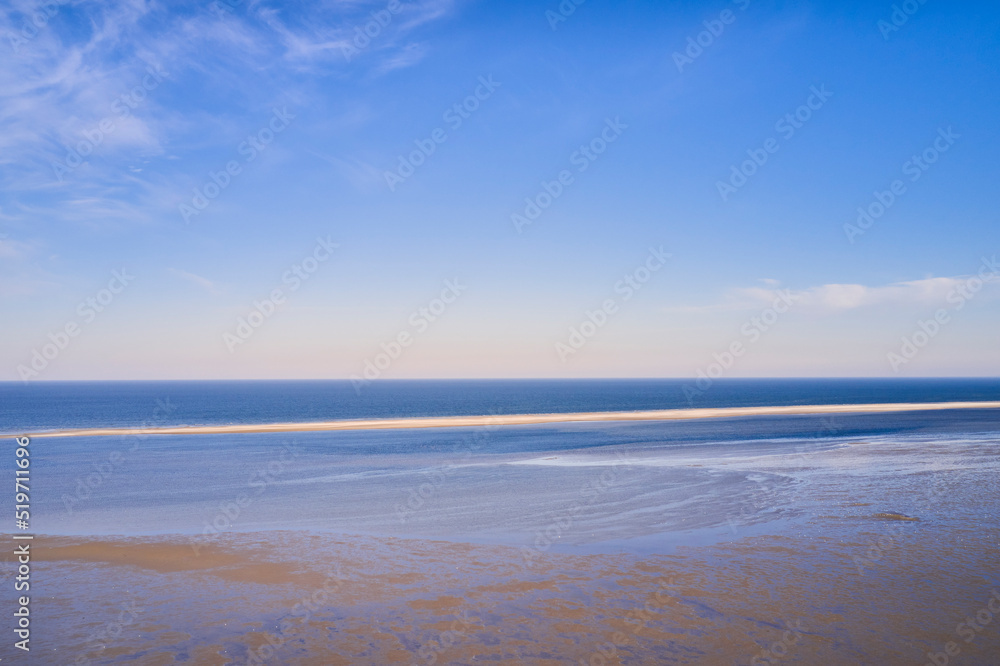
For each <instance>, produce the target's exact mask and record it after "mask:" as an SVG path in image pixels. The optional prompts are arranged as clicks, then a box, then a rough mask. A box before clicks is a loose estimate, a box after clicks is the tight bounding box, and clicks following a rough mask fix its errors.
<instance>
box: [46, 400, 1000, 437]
mask: <svg viewBox="0 0 1000 666" xmlns="http://www.w3.org/2000/svg"><path fill="white" fill-rule="evenodd" d="M942 409H1000V402H928V403H874V404H863V405H778V406H764V407H718V408H698V409H658V410H648V411H636V412H577V413H568V414H493V415H485V416H415V417H407V418H391V419H355V420H341V421H317V422H314V423H262V424H236V425H204V426H166V427H156V428H78V429H73V430H51V431H46V432H38V433H33V434H32V433H27V434H30V435H31V436H32V437H98V436H114V435H211V434H234V433H268V432H322V431H327V430H397V429H408V428H467V427H472V426H502V425H538V424H543V423H575V422H594V421H675V420H686V419H711V418H733V417H741V416H788V415H809V414H862V413H881V412H916V411H930V410H942Z"/></svg>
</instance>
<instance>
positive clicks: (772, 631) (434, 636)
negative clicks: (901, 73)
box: [7, 502, 1000, 664]
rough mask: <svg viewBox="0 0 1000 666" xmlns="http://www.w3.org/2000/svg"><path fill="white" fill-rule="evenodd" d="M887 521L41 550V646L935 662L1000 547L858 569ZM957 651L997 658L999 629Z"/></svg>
mask: <svg viewBox="0 0 1000 666" xmlns="http://www.w3.org/2000/svg"><path fill="white" fill-rule="evenodd" d="M845 505H846V502H845ZM874 522H875V521H872V526H869V527H865V528H862V529H861V530H860V531H859V532H858V536H859V537H860V538H858V539H856V540H844V539H842V538H834V537H822V536H817V535H815V534H814V535H813V536H810V537H798V536H794V535H786V536H762V537H746V538H742V539H737V540H734V541H732V542H729V543H723V544H717V545H715V546H708V547H697V548H681V549H679V550H677V551H676V552H674V553H673V554H671V555H650V556H637V555H624V554H623V555H608V554H578V555H568V554H554V553H546V554H544V555H540V556H538V557H536V558H534V559H533V561H532V563H531V564H530V566H529V565H528V564H527V563H526V562H525V561H524V560H523V558H522V556H521V553H520V552H519V550H518V549H517V548H512V547H506V546H484V545H469V544H461V543H450V542H440V541H425V540H407V539H393V538H375V537H362V536H358V537H349V536H343V535H336V536H334V535H317V534H307V533H300V532H271V533H259V534H252V535H235V534H233V535H226V536H225V537H222V538H220V539H219V540H218V541H217V542H216V543H214V544H213V545H211V546H208V547H205V548H204V549H203V550H202V551H201V552H200V553H198V554H195V553H194V552H193V550H192V549H191V548H190V547H189V546H188V545H187V544H186V543H184V541H183V540H181V539H173V538H167V537H161V538H128V539H119V540H96V539H75V538H69V537H59V538H45V539H40V540H38V541H37V542H36V543H35V546H34V548H35V552H36V553H37V560H38V561H39V564H38V574H37V575H38V579H39V580H45V581H47V583H46V584H47V585H49V586H58V589H59V590H60V592H61V594H60V599H59V600H56V599H52V598H51V597H50V596H48V595H46V596H45V597H44V598H39V600H38V602H37V603H38V606H37V607H36V608H35V613H36V616H37V617H38V618H39V625H38V633H39V635H46V634H48V635H53V636H56V635H58V636H62V637H66V640H65V641H63V646H64V648H66V649H64V650H62V651H61V653H62V655H64V656H65V655H66V654H69V655H74V657H73V659H75V658H76V657H75V655H84V658H85V659H89V660H91V663H115V662H116V661H117V660H133V659H141V663H143V664H160V663H164V664H166V663H174V661H175V660H190V661H192V662H193V663H197V664H230V663H275V664H278V663H280V664H359V663H360V664H386V663H406V664H411V663H420V664H432V663H438V664H445V663H455V664H468V663H526V664H569V663H581V660H582V663H586V664H618V663H629V664H662V663H719V664H723V663H725V664H730V663H735V664H750V663H754V664H762V663H771V664H777V663H781V664H817V663H838V664H845V663H924V661H921V660H926V657H925V655H926V653H927V652H928V651H929V650H930V651H939V650H941V649H943V648H942V647H941V646H943V645H945V644H946V643H947V642H948V641H954V640H956V638H955V636H954V630H955V625H956V623H958V622H960V621H962V618H964V617H965V616H966V615H967V614H968V613H970V612H975V611H977V610H979V609H980V607H982V606H983V604H984V603H985V601H984V600H987V599H988V598H989V596H990V594H991V591H992V589H993V587H1000V585H998V582H1000V581H997V580H996V575H997V574H996V572H998V571H1000V554H998V550H997V548H996V545H995V543H996V542H995V539H996V535H995V534H986V533H983V534H979V535H976V534H968V535H965V536H964V539H963V542H962V544H961V547H960V548H956V545H955V544H954V542H952V543H951V544H950V545H948V544H942V543H941V542H939V541H938V540H937V537H936V536H934V535H928V534H923V535H921V534H917V533H903V534H902V535H901V536H899V537H898V540H899V546H898V547H896V548H893V549H888V550H886V551H885V553H884V554H883V556H882V557H881V558H880V560H879V561H878V562H877V563H876V564H875V565H874V569H873V570H866V571H865V572H863V573H862V572H860V571H859V569H858V567H857V565H856V562H855V556H856V555H857V554H858V553H865V552H866V551H867V549H868V548H869V543H868V538H869V537H871V538H874V539H876V540H877V538H878V534H879V532H878V530H879V528H878V527H877V526H874ZM913 525H914V526H916V525H917V524H913ZM914 529H916V527H914ZM7 557H9V556H7ZM109 586H110V587H112V588H113V589H115V590H117V591H118V594H112V595H109V594H108V593H107V589H108V587H109ZM66 599H74V600H76V601H75V602H73V603H71V604H69V605H66ZM91 600H92V601H91ZM126 604H131V605H132V606H131V607H132V608H133V609H134V610H133V611H130V613H131V614H130V615H128V616H123V613H122V610H121V608H122V607H123V606H124V605H126ZM129 618H132V621H130V622H127V623H126V620H128V619H129ZM116 623H117V625H118V626H117V627H115V629H114V631H111V630H110V629H109V627H110V626H112V625H115V624H116ZM998 624H1000V623H998ZM102 630H103V631H104V633H105V634H109V635H108V636H107V638H106V640H104V641H103V643H101V645H97V644H94V643H93V637H94V636H95V634H97V633H98V632H100V631H102ZM112 633H113V634H115V635H114V636H113V637H112V636H110V634H112ZM88 641H89V642H88ZM961 652H962V663H963V664H976V663H983V664H985V663H993V662H990V661H989V659H990V658H991V657H990V655H996V654H1000V631H997V626H996V625H989V626H987V627H984V628H982V630H981V631H980V632H978V633H977V634H976V635H975V640H974V641H971V642H969V643H967V644H966V643H961ZM86 655H89V656H86ZM73 659H69V660H59V661H51V662H39V663H76V662H74V660H73ZM754 660H756V661H754ZM79 663H83V662H79Z"/></svg>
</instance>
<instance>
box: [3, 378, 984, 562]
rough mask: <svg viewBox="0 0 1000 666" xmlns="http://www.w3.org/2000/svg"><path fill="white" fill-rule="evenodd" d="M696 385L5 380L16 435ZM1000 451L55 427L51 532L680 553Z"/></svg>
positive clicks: (938, 415)
mask: <svg viewBox="0 0 1000 666" xmlns="http://www.w3.org/2000/svg"><path fill="white" fill-rule="evenodd" d="M683 386H685V382H683V381H676V380H659V381H606V380H593V381H451V382H448V381H435V382H430V381H420V382H417V381H409V382H404V381H398V382H384V383H377V384H373V385H371V386H368V387H366V388H365V389H364V390H363V391H362V392H361V394H360V395H358V394H356V393H355V392H354V390H353V388H352V387H351V385H350V383H348V382H122V383H96V382H95V383H46V384H33V385H28V386H24V385H20V384H3V385H0V431H2V432H6V433H8V434H9V433H13V432H25V431H31V432H38V431H40V430H44V429H53V428H81V427H99V426H105V427H115V426H119V427H120V426H135V425H142V424H147V425H168V424H230V423H269V422H289V421H319V420H330V419H350V418H372V417H399V416H419V415H456V414H472V415H474V414H491V413H499V414H509V413H531V412H535V413H540V412H588V411H630V410H641V409H669V408H684V407H688V406H690V404H689V403H688V401H687V399H686V398H685V397H684V394H683V392H682V389H683ZM977 400H1000V381H998V380H957V379H948V380H942V379H933V380H931V379H928V380H898V381H897V380H730V381H720V382H717V383H716V384H715V385H713V386H712V387H711V388H710V390H708V391H707V392H705V393H704V394H703V395H702V396H700V398H699V399H698V400H696V401H695V404H694V406H698V407H709V406H711V407H732V406H754V405H785V404H845V403H855V404H857V403H879V402H916V403H919V402H948V401H977ZM10 441H11V442H12V441H13V440H10ZM998 442H1000V410H997V409H967V410H943V411H925V412H921V411H913V412H903V413H866V414H841V415H825V416H814V415H813V416H810V415H800V416H781V417H775V416H753V417H740V418H718V419H704V420H692V421H666V422H603V423H567V424H548V425H540V426H538V425H536V426H500V427H496V426H483V427H477V428H428V429H414V430H382V431H380V430H367V431H362V430H358V431H341V432H303V433H281V434H279V433H268V434H263V433H262V434H252V433H250V434H248V433H244V434H202V435H189V434H188V435H146V436H135V435H112V436H99V437H91V436H85V437H51V438H46V437H38V438H33V440H32V443H31V451H32V454H31V461H32V462H31V464H32V467H31V470H32V485H31V488H32V495H31V497H32V517H33V526H34V529H36V530H37V531H38V532H39V533H49V534H125V535H139V534H152V533H170V534H184V535H192V536H194V535H198V534H204V533H205V532H206V530H207V531H208V532H209V533H211V534H216V533H224V532H241V531H259V530H284V529H301V530H320V531H333V532H341V533H354V534H359V533H360V534H375V535H392V536H410V537H421V538H423V537H433V538H445V539H459V540H471V541H486V542H499V543H507V544H515V545H525V544H532V543H535V540H536V539H537V538H538V537H537V535H538V534H539V533H546V532H554V533H557V534H558V540H557V541H558V543H557V544H556V545H554V546H553V547H564V546H565V547H569V546H582V545H587V547H591V546H592V545H593V544H621V543H628V544H629V546H628V547H629V548H638V547H639V546H637V545H636V544H641V543H647V541H644V540H652V541H651V542H650V543H652V546H650V547H654V548H663V547H665V545H664V544H665V543H666V542H667V541H669V540H670V539H673V538H675V537H676V536H677V535H683V538H684V539H685V540H687V542H690V540H691V539H693V538H695V537H694V536H692V535H696V534H700V533H702V532H704V531H706V530H707V531H708V532H707V533H711V534H713V535H714V537H713V538H718V537H719V536H720V535H727V534H729V533H730V531H731V530H732V529H733V526H734V525H738V526H739V529H740V530H741V534H743V533H747V531H748V530H752V529H755V527H754V526H756V525H761V524H764V525H772V526H773V525H775V524H778V523H781V524H785V523H787V521H793V520H795V519H796V516H799V515H802V514H803V512H804V511H805V509H804V508H803V507H805V506H807V505H815V507H818V508H816V509H814V510H818V511H825V510H826V509H825V508H823V507H824V506H825V501H826V500H817V499H808V498H815V497H820V496H821V495H822V493H825V492H827V491H826V490H823V491H822V492H820V490H819V489H820V487H821V485H817V484H818V481H817V480H818V479H826V481H825V482H824V483H826V484H827V486H829V487H832V488H836V489H837V490H838V492H840V491H845V489H847V488H848V486H850V487H851V488H854V487H857V488H859V489H863V488H865V487H866V484H869V483H877V484H884V483H885V480H886V479H892V483H893V484H896V485H895V486H894V487H898V488H897V490H898V492H897V494H896V495H895V499H893V500H892V502H891V503H889V504H891V506H890V505H889V504H887V505H886V506H883V507H881V509H883V510H892V511H903V512H906V511H910V510H916V508H912V507H910V506H909V504H910V503H912V502H911V499H909V498H910V497H911V489H912V493H916V494H913V495H912V496H913V497H918V496H919V493H920V489H921V488H922V487H923V485H922V484H925V479H926V478H928V475H933V474H937V473H938V471H939V470H941V469H951V470H952V473H953V474H958V475H961V474H963V473H964V472H963V471H962V470H966V469H968V470H973V469H974V470H978V473H980V474H982V473H983V472H984V470H987V469H993V467H995V466H996V464H997V462H996V456H995V451H996V450H997V446H998V444H997V443H998ZM12 448H13V447H10V448H8V449H7V450H8V451H9V452H10V451H11V450H12ZM14 463H15V458H14V456H13V454H12V453H10V455H5V456H0V475H5V478H13V475H14ZM984 478H990V477H984ZM827 486H823V487H824V488H825V487H827ZM981 486H982V481H977V486H976V487H981ZM809 488H812V491H810V493H811V494H808V498H806V495H803V492H804V490H805V489H809ZM858 492H859V493H862V492H867V491H862V490H859V491H858ZM849 494H853V491H852V492H851V493H849ZM12 497H13V494H12V493H11V495H9V496H4V497H3V498H0V510H2V509H4V508H5V507H6V506H7V504H8V503H9V501H10V500H11V499H12ZM762 498H763V499H762ZM917 508H919V507H917ZM10 510H11V512H12V511H13V507H10ZM775 521H777V523H776V522H775ZM783 529H787V527H786V528H783ZM699 530H700V531H702V532H699ZM199 538H200V537H199ZM616 547H617V546H616Z"/></svg>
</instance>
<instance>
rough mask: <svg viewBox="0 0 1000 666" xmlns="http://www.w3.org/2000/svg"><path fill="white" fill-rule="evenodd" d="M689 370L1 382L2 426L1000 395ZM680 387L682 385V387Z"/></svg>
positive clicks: (990, 385)
mask: <svg viewBox="0 0 1000 666" xmlns="http://www.w3.org/2000/svg"><path fill="white" fill-rule="evenodd" d="M692 386H694V384H693V383H692V382H691V381H690V380H679V379H677V380H674V379H667V380H603V379H602V380H447V381H382V382H374V383H371V384H368V385H366V386H363V387H362V388H361V389H360V391H355V389H354V388H353V387H352V385H351V383H350V382H348V381H205V382H185V381H172V382H44V383H31V384H23V383H13V382H2V383H0V433H13V432H22V431H28V430H30V431H38V430H47V429H58V428H85V427H124V426H139V425H144V424H145V425H218V424H234V423H277V422H308V421H328V420H334V419H363V418H382V417H401V416H447V415H479V414H531V413H536V414H537V413H565V412H595V411H635V410H647V409H675V408H686V407H744V406H758V405H819V404H862V403H885V402H948V401H966V400H970V401H975V400H1000V379H903V380H896V379H724V380H716V381H715V382H714V383H713V384H712V385H711V386H710V387H709V388H708V389H707V390H706V391H704V392H702V393H700V394H698V395H697V396H695V397H693V398H692V399H691V400H689V399H688V398H687V397H686V395H685V392H684V388H685V387H692ZM687 395H691V394H690V392H689V393H688V394H687Z"/></svg>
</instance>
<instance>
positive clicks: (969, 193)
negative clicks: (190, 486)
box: [0, 0, 1000, 381]
mask: <svg viewBox="0 0 1000 666" xmlns="http://www.w3.org/2000/svg"><path fill="white" fill-rule="evenodd" d="M894 6H895V9H894ZM998 37H1000V8H998V7H997V5H996V4H995V3H987V2H968V3H946V2H940V1H938V0H927V1H926V2H924V3H921V2H919V0H909V1H908V2H896V3H893V2H884V3H883V2H833V1H828V2H805V3H782V2H766V1H763V0H736V1H734V2H733V1H731V2H726V1H719V2H697V3H694V2H687V3H678V2H666V3H664V2H632V3H613V2H604V1H602V0H587V1H586V2H582V3H581V4H579V5H576V4H575V3H574V2H573V1H572V0H565V1H564V2H563V3H562V4H560V3H559V2H557V1H555V0H553V1H551V2H534V3H532V2H504V3H499V2H473V1H471V0H470V1H461V0H455V1H449V0H430V1H427V2H396V1H395V0H393V1H391V2H389V1H386V0H376V1H375V2H364V1H361V0H344V1H327V2H301V3H298V2H296V3H291V2H274V1H271V2H252V1H236V0H233V1H232V2H227V1H225V0H219V1H218V2H199V3H185V2H177V3H175V2H170V3H166V2H163V3H161V2H143V1H141V0H134V1H131V2H101V3H98V2H89V1H84V2H78V1H75V0H71V1H68V2H59V1H57V2H53V3H49V4H48V5H46V4H44V3H41V2H28V1H23V2H22V1H19V0H13V1H11V2H6V3H3V5H2V7H0V52H2V58H0V312H2V317H0V320H2V324H0V380H17V379H28V380H31V381H42V380H56V379H116V378H121V379H157V378H163V379H175V378H177V379H179V378H203V379H211V378H348V377H350V376H352V375H363V373H364V371H365V368H366V367H368V368H369V370H368V373H369V374H368V376H369V377H373V376H378V377H384V378H409V377H657V376H662V377H695V376H696V375H697V374H698V373H699V372H702V373H706V374H711V375H712V376H732V377H740V376H844V375H852V376H931V375H961V376H972V375H990V376H996V375H998V374H1000V346H998V345H997V339H998V336H997V333H998V323H1000V266H998V265H997V264H995V263H994V261H995V258H996V257H997V256H998V255H1000V229H998V225H997V222H998V217H997V216H998V209H997V205H996V193H997V189H998V188H997V183H998V181H1000V166H998V155H1000V134H998V132H997V129H996V123H997V118H998V117H1000V67H998V65H1000V60H998V55H1000V47H998ZM859 209H860V212H859ZM861 212H864V213H865V215H866V216H862V217H860V219H859V215H860V214H861ZM272 298H273V301H272V300H271V299H272ZM88 301H90V302H88ZM254 313H257V314H254ZM396 345H399V347H398V348H397V347H396ZM732 352H736V353H735V355H733V356H732V357H730V356H729V354H731V353H732ZM380 355H381V356H380ZM713 364H718V365H716V366H714V367H713Z"/></svg>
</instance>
